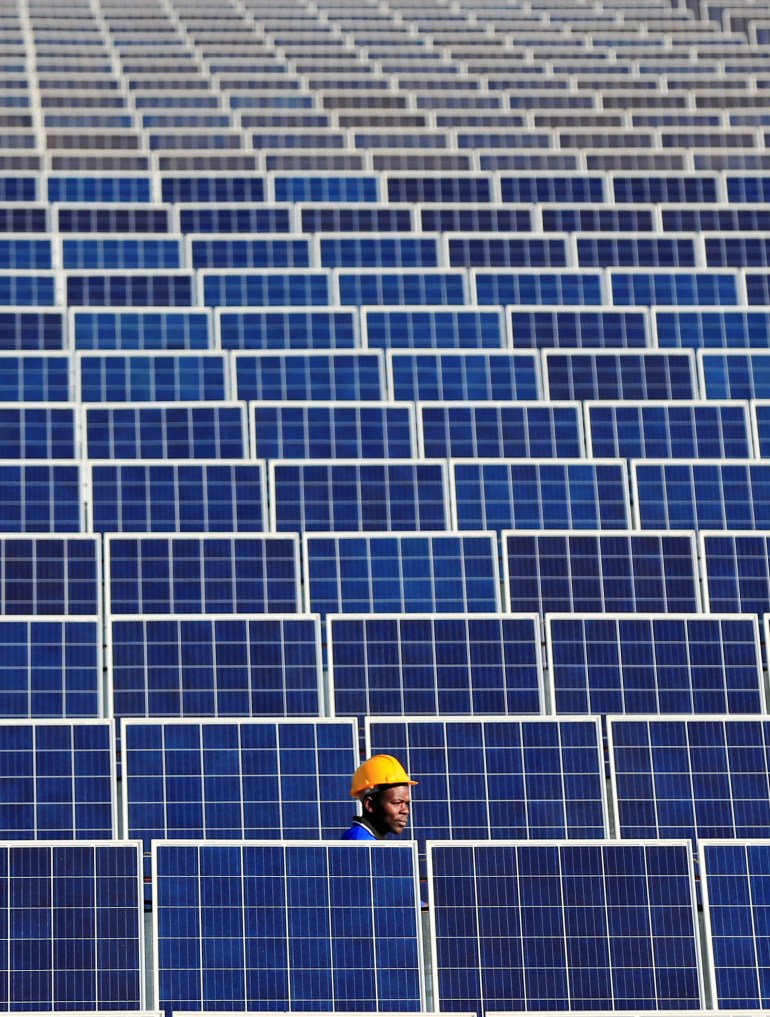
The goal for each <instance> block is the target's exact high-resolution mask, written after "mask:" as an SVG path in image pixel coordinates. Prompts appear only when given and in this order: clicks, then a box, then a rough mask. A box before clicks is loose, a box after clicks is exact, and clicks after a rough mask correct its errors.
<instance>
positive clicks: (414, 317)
mask: <svg viewBox="0 0 770 1017" xmlns="http://www.w3.org/2000/svg"><path fill="white" fill-rule="evenodd" d="M362 319H363V329H364V335H365V337H366V345H367V346H368V347H369V348H370V349H383V350H387V349H500V348H502V347H505V346H507V345H508V339H507V336H506V334H505V324H504V322H503V316H502V313H501V311H500V308H483V307H478V308H473V307H462V308H452V307H442V308H436V307H421V308H398V309H392V308H379V307H367V308H363V309H362Z"/></svg>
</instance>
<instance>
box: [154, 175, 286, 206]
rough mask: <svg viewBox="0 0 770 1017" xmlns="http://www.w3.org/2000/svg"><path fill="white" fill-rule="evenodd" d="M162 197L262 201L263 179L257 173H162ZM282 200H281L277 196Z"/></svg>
mask: <svg viewBox="0 0 770 1017" xmlns="http://www.w3.org/2000/svg"><path fill="white" fill-rule="evenodd" d="M160 188H161V199H162V200H163V201H169V202H174V203H178V202H185V201H190V202H192V201H216V202H229V201H244V202H249V201H264V199H265V181H264V179H263V178H262V177H258V176H239V175H238V174H235V173H233V174H231V173H227V174H223V175H221V176H217V175H214V174H212V175H211V176H201V177H195V176H182V177H173V176H166V175H164V176H162V177H161V181H160ZM279 200H283V199H279Z"/></svg>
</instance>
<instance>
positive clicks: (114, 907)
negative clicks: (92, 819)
mask: <svg viewBox="0 0 770 1017" xmlns="http://www.w3.org/2000/svg"><path fill="white" fill-rule="evenodd" d="M0 872H2V876H3V878H2V880H0V887H1V889H0V911H2V913H3V915H4V920H3V937H2V943H3V953H4V955H5V957H6V958H7V963H8V967H9V972H10V973H9V977H8V978H6V979H5V980H4V983H3V987H2V993H1V994H0V1000H2V1003H3V1006H4V1008H5V1009H6V1010H20V1009H23V1010H27V1009H33V1010H40V1011H52V1010H81V1011H89V1012H90V1011H94V1010H117V1011H122V1010H141V1009H142V1007H143V1003H144V970H143V967H144V956H143V954H144V949H143V942H142V940H143V917H142V914H141V909H140V898H139V879H140V869H139V845H138V844H136V843H131V842H126V841H123V842H122V843H119V842H114V843H101V844H99V845H85V844H82V845H81V844H72V843H57V844H4V845H2V846H0Z"/></svg>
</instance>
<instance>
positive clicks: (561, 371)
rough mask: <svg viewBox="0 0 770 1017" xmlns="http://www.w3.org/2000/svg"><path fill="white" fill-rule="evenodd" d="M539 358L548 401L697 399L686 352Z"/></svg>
mask: <svg viewBox="0 0 770 1017" xmlns="http://www.w3.org/2000/svg"><path fill="white" fill-rule="evenodd" d="M542 358H543V360H542V363H543V384H544V387H545V390H546V394H547V398H549V399H566V400H571V399H580V400H590V399H601V400H605V399H609V400H613V399H644V400H649V399H662V400H672V399H694V398H696V397H697V395H698V391H697V384H696V377H695V360H694V357H693V353H692V351H691V350H681V351H678V350H676V351H675V350H667V351H665V352H662V351H661V352H659V351H657V350H645V351H639V352H636V351H631V350H628V351H625V350H618V351H616V352H609V351H599V352H588V351H585V352H574V351H569V352H562V351H561V350H543V352H542ZM722 398H739V397H736V396H732V397H730V396H723V397H722Z"/></svg>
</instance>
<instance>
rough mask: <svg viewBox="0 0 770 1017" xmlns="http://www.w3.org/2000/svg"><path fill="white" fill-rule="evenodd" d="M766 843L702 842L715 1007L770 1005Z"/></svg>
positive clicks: (701, 856) (709, 953)
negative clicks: (769, 986)
mask: <svg viewBox="0 0 770 1017" xmlns="http://www.w3.org/2000/svg"><path fill="white" fill-rule="evenodd" d="M769 850H770V845H769V844H768V843H767V841H761V840H759V841H757V840H753V839H748V838H747V839H746V840H742V841H738V842H736V841H734V840H730V841H728V840H711V839H708V840H702V841H701V842H700V844H699V853H700V867H701V872H702V893H703V913H704V919H705V926H706V932H707V938H706V944H707V947H708V961H709V985H710V990H711V994H712V998H713V999H714V1002H715V1005H717V1006H719V1008H720V1009H722V1010H729V1009H731V1008H732V1007H734V1006H735V1007H748V1008H752V1009H755V1010H756V1008H758V1007H766V1006H767V1005H768V993H767V987H766V986H767V959H766V952H765V948H764V914H765V912H766V908H767V890H766V886H767V871H768V851H769Z"/></svg>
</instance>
